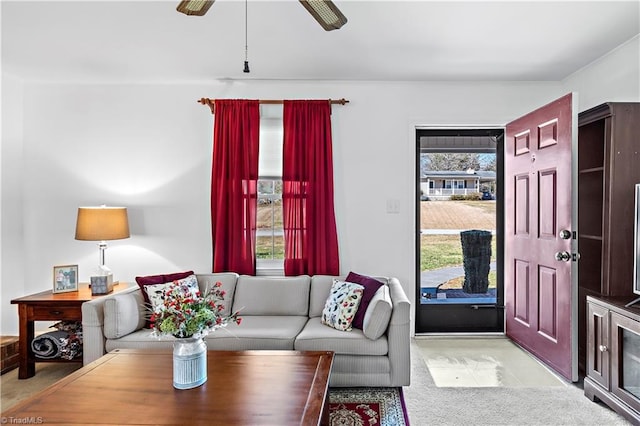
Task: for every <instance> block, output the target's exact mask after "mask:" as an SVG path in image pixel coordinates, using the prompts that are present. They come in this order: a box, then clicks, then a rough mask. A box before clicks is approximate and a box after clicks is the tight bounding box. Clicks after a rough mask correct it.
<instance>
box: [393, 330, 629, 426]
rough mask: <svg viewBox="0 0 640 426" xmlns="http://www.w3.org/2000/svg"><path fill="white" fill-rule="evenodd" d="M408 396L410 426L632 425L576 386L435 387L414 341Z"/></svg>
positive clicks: (407, 389) (405, 391) (407, 388)
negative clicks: (587, 396) (590, 398)
mask: <svg viewBox="0 0 640 426" xmlns="http://www.w3.org/2000/svg"><path fill="white" fill-rule="evenodd" d="M404 398H405V403H406V406H407V412H408V414H409V420H410V422H411V425H412V426H423V425H424V426H427V425H545V426H547V425H549V426H553V425H561V426H564V425H612V426H613V425H630V424H631V423H629V422H627V421H626V420H625V419H624V418H623V417H622V416H620V415H618V414H617V413H616V412H614V411H612V410H611V409H609V407H607V406H605V405H604V404H601V403H595V402H591V401H590V400H589V399H588V398H586V397H585V396H584V393H583V390H582V389H581V388H580V387H578V386H576V385H573V384H569V383H567V384H565V385H564V386H537V387H469V388H463V387H437V386H436V385H435V383H434V381H433V378H432V377H431V375H430V374H429V370H428V368H427V365H426V363H425V362H424V360H423V358H422V356H421V355H420V350H419V348H418V346H417V345H416V343H415V340H412V342H411V386H408V387H405V388H404Z"/></svg>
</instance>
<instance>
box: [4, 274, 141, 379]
mask: <svg viewBox="0 0 640 426" xmlns="http://www.w3.org/2000/svg"><path fill="white" fill-rule="evenodd" d="M128 287H129V284H128V283H122V282H121V283H119V284H117V285H115V286H114V288H113V292H111V293H109V294H114V293H117V292H119V291H122V290H124V289H126V288H128ZM104 296H108V294H104V295H96V296H93V295H92V294H91V288H90V287H89V285H88V284H80V286H79V287H78V291H74V292H68V293H54V292H53V291H52V290H48V291H43V292H40V293H35V294H31V295H29V296H24V297H20V298H18V299H14V300H12V301H11V303H12V304H14V305H18V315H19V317H20V330H19V343H18V348H19V367H18V368H19V369H18V378H19V379H28V378H29V377H33V376H34V375H35V374H36V361H38V362H82V358H78V359H74V360H66V359H61V358H58V359H39V358H36V356H35V355H34V354H33V351H32V350H31V341H32V340H33V338H34V327H33V324H34V322H35V321H63V320H64V321H82V304H83V303H84V302H87V301H89V300H92V299H96V298H98V297H104Z"/></svg>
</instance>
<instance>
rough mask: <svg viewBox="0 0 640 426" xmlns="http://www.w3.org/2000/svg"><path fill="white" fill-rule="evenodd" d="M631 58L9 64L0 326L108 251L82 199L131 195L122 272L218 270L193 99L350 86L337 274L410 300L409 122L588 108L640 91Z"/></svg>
mask: <svg viewBox="0 0 640 426" xmlns="http://www.w3.org/2000/svg"><path fill="white" fill-rule="evenodd" d="M634 43H635V44H634ZM634 46H635V47H634ZM634 48H635V49H636V50H635V51H634ZM634 61H635V62H637V40H636V41H634V42H633V43H631V44H629V45H625V46H623V47H622V48H620V49H619V50H617V51H615V52H613V53H612V54H610V55H608V56H607V57H605V58H603V59H602V61H598V62H597V63H594V64H593V65H592V67H590V68H587V69H584V70H582V71H581V72H580V73H576V74H575V75H573V76H571V77H570V78H568V79H567V80H566V81H564V82H547V83H542V82H529V83H527V82H524V83H500V82H497V83H474V82H467V83H464V82H463V83H460V82H458V83H455V82H428V83H410V82H406V83H405V82H396V83H389V82H328V81H320V82H296V81H289V82H284V81H255V80H249V81H220V82H217V83H213V84H202V85H196V84H173V83H171V84H170V83H167V84H164V85H146V84H137V85H134V84H108V85H107V84H105V85H101V84H77V85H73V84H69V85H62V84H42V83H24V86H23V85H22V83H21V82H20V80H19V79H12V78H9V77H6V78H5V76H4V74H3V80H2V83H3V93H2V105H3V122H4V123H9V125H8V127H7V126H5V125H3V129H2V151H1V153H2V197H1V201H2V210H1V212H2V235H1V237H2V238H1V244H2V266H3V269H2V282H1V284H0V288H1V289H2V295H1V300H0V307H1V310H2V330H1V332H2V334H16V333H17V313H16V308H15V306H13V305H10V304H9V301H10V300H11V298H13V297H17V296H20V295H24V294H28V293H33V292H36V291H42V290H47V289H49V288H51V286H52V267H53V266H54V265H62V264H78V265H79V272H80V279H81V281H87V280H88V277H89V276H90V274H91V270H92V268H93V267H94V265H96V264H97V261H98V258H97V256H98V249H97V247H96V245H95V244H93V243H91V242H84V241H76V240H74V229H75V218H76V210H77V207H78V206H83V205H98V204H103V203H104V204H108V205H123V206H126V207H128V208H129V215H130V222H131V223H130V225H131V232H132V237H131V238H130V239H127V240H120V241H114V242H111V243H110V244H109V248H108V249H107V254H106V260H107V264H108V265H109V266H110V267H111V268H112V269H113V271H114V272H115V278H116V279H120V280H125V281H133V279H134V277H135V276H136V275H144V274H154V273H161V272H172V271H176V270H184V269H193V270H195V271H197V272H207V271H209V270H210V265H211V259H210V257H211V242H210V220H209V182H210V161H211V160H210V158H211V145H212V141H211V137H212V116H211V114H210V112H209V109H208V108H207V107H205V106H202V105H200V104H198V103H196V99H199V98H201V97H212V98H262V99H273V98H275V99H277V98H281V99H282V98H285V99H301V98H334V99H337V98H341V97H345V98H347V99H349V100H350V101H351V102H350V103H349V104H348V105H346V106H334V109H333V115H332V120H333V137H334V173H335V180H334V182H335V198H336V200H335V201H336V202H335V208H336V219H337V226H338V233H339V249H340V261H341V271H342V273H344V274H346V273H348V272H349V271H351V270H354V271H356V272H360V273H364V274H373V275H393V276H397V277H398V278H399V279H400V281H401V282H402V283H403V285H404V288H405V291H406V292H407V294H408V295H409V297H410V299H411V300H412V301H413V300H414V297H415V272H414V269H415V266H414V259H415V253H414V249H415V213H414V211H415V201H414V197H415V185H416V182H415V172H414V167H415V166H414V164H415V132H414V129H415V127H416V126H421V125H451V126H464V125H487V126H496V125H498V126H499V125H503V124H505V123H507V122H508V121H510V120H512V119H514V118H516V117H518V116H520V115H522V114H524V113H526V112H528V111H529V110H532V109H534V108H536V107H538V106H541V105H544V104H546V103H548V102H550V101H551V100H553V99H555V98H557V97H559V96H561V95H563V94H565V93H566V92H569V91H572V90H578V91H579V92H580V93H579V96H580V99H581V106H584V107H583V108H581V109H584V108H586V107H588V106H593V105H592V103H594V102H597V103H599V102H600V101H604V100H612V99H613V100H639V99H638V93H637V92H638V90H637V87H638V86H637V81H638V80H639V79H640V71H639V70H638V65H637V63H634ZM612 66H613V67H620V68H625V67H626V68H625V69H626V71H624V72H623V73H622V74H624V75H622V76H621V77H620V78H622V80H620V79H618V80H615V81H609V82H608V83H606V84H600V83H601V82H606V81H608V79H609V77H608V76H609V75H610V72H611V67H612ZM633 82H635V84H634V83H633ZM623 98H624V99H623ZM7 105H10V106H11V109H10V111H9V112H6V111H5V110H6V106H7ZM5 120H6V121H5ZM388 200H394V201H397V202H398V204H399V207H400V210H399V213H398V214H388V213H387V212H386V205H387V201H388Z"/></svg>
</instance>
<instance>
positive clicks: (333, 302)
mask: <svg viewBox="0 0 640 426" xmlns="http://www.w3.org/2000/svg"><path fill="white" fill-rule="evenodd" d="M363 290H364V287H363V286H361V285H360V284H354V283H349V282H346V281H340V280H338V279H334V280H333V285H332V286H331V291H330V292H329V297H328V298H327V301H326V303H325V304H324V309H323V311H322V316H321V317H320V321H321V322H322V323H323V324H325V325H328V326H329V327H333V328H335V329H336V330H341V331H350V330H351V323H352V322H353V316H354V315H355V313H356V311H357V310H358V305H360V300H361V299H362V291H363Z"/></svg>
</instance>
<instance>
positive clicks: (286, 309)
mask: <svg viewBox="0 0 640 426" xmlns="http://www.w3.org/2000/svg"><path fill="white" fill-rule="evenodd" d="M310 281H311V277H309V276H308V275H300V276H297V277H254V276H248V275H241V276H240V277H238V282H237V283H236V292H235V296H234V298H233V311H234V312H235V311H240V315H241V316H242V317H245V316H249V315H294V316H302V315H304V316H306V315H308V313H309V283H310Z"/></svg>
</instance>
